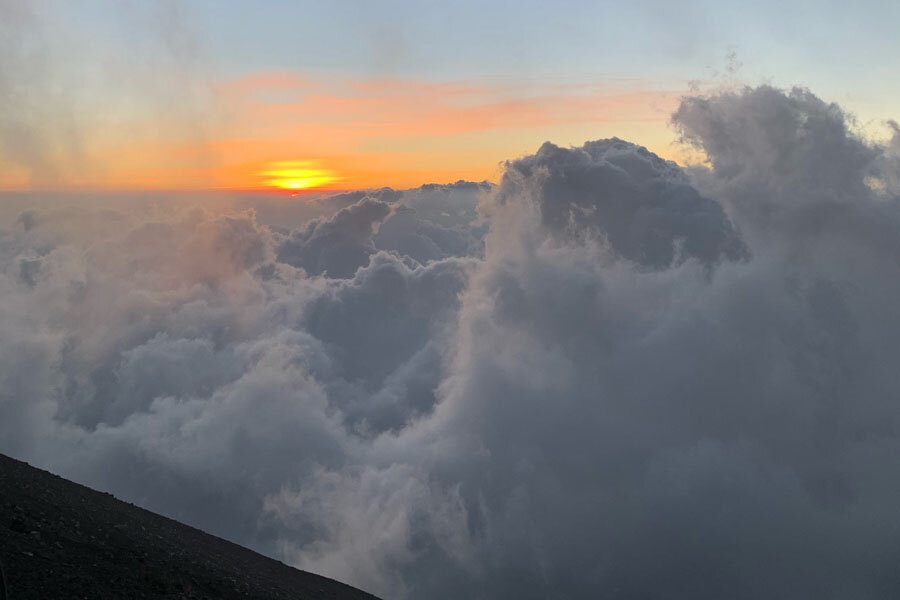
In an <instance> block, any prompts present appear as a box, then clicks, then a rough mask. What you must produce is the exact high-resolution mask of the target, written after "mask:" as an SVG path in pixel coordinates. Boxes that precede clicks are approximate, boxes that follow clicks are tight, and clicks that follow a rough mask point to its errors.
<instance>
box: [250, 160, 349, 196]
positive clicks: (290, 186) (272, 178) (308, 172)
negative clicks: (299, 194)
mask: <svg viewBox="0 0 900 600" xmlns="http://www.w3.org/2000/svg"><path fill="white" fill-rule="evenodd" d="M258 175H259V176H260V177H263V178H264V182H263V183H264V184H265V185H266V186H268V187H274V188H278V189H281V190H292V191H300V190H314V189H320V188H324V187H327V186H329V185H330V184H332V183H335V182H337V181H340V180H341V179H342V178H341V177H340V176H339V175H338V174H337V172H335V171H333V170H331V169H326V168H323V167H321V166H319V161H316V160H282V161H277V162H273V163H269V164H268V166H267V167H266V169H265V170H264V171H261V172H259V173H258Z"/></svg>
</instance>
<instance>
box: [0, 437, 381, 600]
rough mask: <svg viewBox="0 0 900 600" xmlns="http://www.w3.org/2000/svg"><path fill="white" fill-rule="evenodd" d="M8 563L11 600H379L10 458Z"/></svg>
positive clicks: (0, 545) (2, 549) (2, 515)
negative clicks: (85, 599)
mask: <svg viewBox="0 0 900 600" xmlns="http://www.w3.org/2000/svg"><path fill="white" fill-rule="evenodd" d="M0 562H2V564H3V571H4V573H5V575H6V584H7V588H8V594H9V600H25V599H26V598H34V599H38V598H40V599H41V600H47V599H51V598H66V599H70V598H91V599H94V598H135V599H137V598H216V599H219V598H221V599H229V598H261V599H269V598H282V599H287V598H296V599H311V600H312V599H320V598H321V599H325V598H327V599H330V600H376V599H375V597H374V596H372V595H370V594H366V593H365V592H361V591H359V590H356V589H354V588H352V587H350V586H347V585H344V584H342V583H338V582H336V581H333V580H331V579H326V578H325V577H320V576H318V575H313V574H312V573H305V572H303V571H298V570H296V569H292V568H291V567H288V566H287V565H285V564H283V563H280V562H278V561H275V560H272V559H270V558H266V557H264V556H261V555H259V554H257V553H255V552H252V551H250V550H247V549H246V548H242V547H241V546H238V545H236V544H232V543H230V542H226V541H225V540H222V539H219V538H217V537H213V536H211V535H208V534H206V533H203V532H202V531H199V530H197V529H194V528H192V527H188V526H187V525H183V524H181V523H178V522H177V521H172V520H171V519H167V518H165V517H161V516H159V515H156V514H154V513H151V512H148V511H146V510H143V509H140V508H138V507H136V506H132V505H131V504H126V503H125V502H121V501H119V500H116V499H115V498H113V497H112V496H111V495H109V494H103V493H100V492H95V491H94V490H91V489H89V488H86V487H84V486H81V485H78V484H75V483H72V482H71V481H67V480H65V479H62V478H61V477H57V476H56V475H52V474H50V473H47V472H46V471H41V470H40V469H36V468H34V467H31V466H29V465H27V464H25V463H23V462H19V461H17V460H14V459H12V458H9V457H7V456H3V455H2V454H0ZM0 598H2V591H0Z"/></svg>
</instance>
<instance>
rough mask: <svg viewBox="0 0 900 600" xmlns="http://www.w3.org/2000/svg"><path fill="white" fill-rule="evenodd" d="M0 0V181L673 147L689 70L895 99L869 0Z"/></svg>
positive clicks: (491, 160)
mask: <svg viewBox="0 0 900 600" xmlns="http://www.w3.org/2000/svg"><path fill="white" fill-rule="evenodd" d="M0 6H2V9H0V10H2V11H3V12H4V13H6V14H5V16H6V18H5V19H4V21H5V24H4V25H0V27H2V28H3V31H4V32H5V33H6V37H7V40H6V41H5V42H3V44H4V46H3V47H4V49H5V52H4V55H5V56H4V61H3V63H2V64H0V69H2V71H0V85H3V86H4V87H5V88H6V89H7V91H8V92H9V90H11V93H7V94H6V100H5V102H8V103H9V104H10V106H11V107H12V108H10V107H5V111H6V112H7V114H6V115H5V116H4V117H3V118H4V120H5V121H6V123H5V126H4V130H5V131H7V132H9V131H16V130H20V129H29V130H31V131H33V130H34V127H33V126H34V123H33V122H31V123H30V125H31V126H32V127H30V128H27V127H22V121H23V120H31V121H35V120H37V121H39V122H40V123H41V124H42V125H43V126H45V128H46V129H45V131H44V132H43V133H42V134H41V135H39V136H37V137H38V138H39V139H37V140H32V141H31V142H29V145H30V146H34V147H35V154H34V157H35V159H34V160H35V161H36V163H38V165H37V166H36V164H29V163H27V162H23V161H18V164H12V163H11V162H10V161H7V164H5V165H4V166H3V167H2V168H0V186H2V187H4V188H27V187H37V188H44V187H53V188H59V187H62V188H67V187H87V188H96V187H101V188H123V187H124V188H147V187H149V188H176V189H177V188H216V187H228V188H258V187H261V186H265V185H267V182H270V181H272V179H273V177H272V176H271V175H270V173H271V172H272V171H279V170H280V171H285V170H288V171H293V172H294V174H295V175H297V173H299V175H298V176H299V177H300V180H299V181H295V182H294V183H297V184H298V187H300V186H303V185H306V184H307V183H309V184H311V185H319V183H320V182H321V181H323V180H324V179H321V180H320V179H317V177H318V176H323V177H324V178H325V179H328V178H332V179H333V180H332V181H331V183H329V184H325V185H326V187H331V188H354V187H361V186H367V185H381V184H390V185H394V186H411V185H417V184H420V183H424V182H427V181H448V180H456V179H460V178H465V179H485V178H486V179H494V180H495V179H496V178H497V176H498V174H499V172H500V168H499V166H498V165H499V163H500V161H502V160H505V159H507V158H509V157H511V156H519V155H523V154H525V153H526V152H530V151H533V150H534V148H536V147H537V146H538V145H539V144H540V143H541V142H543V141H545V140H548V139H549V140H553V141H555V142H557V143H561V144H565V145H570V144H580V143H582V142H583V141H584V140H586V139H595V138H600V137H605V136H611V135H618V136H622V137H627V138H629V139H633V140H636V141H638V142H639V143H643V144H645V145H647V146H648V147H650V148H651V149H653V150H655V151H657V152H659V153H661V154H663V155H665V156H668V157H670V158H674V159H683V158H684V157H685V156H684V151H683V150H682V149H680V148H679V147H678V146H677V145H675V144H674V143H673V142H674V138H675V136H674V134H673V132H672V131H671V129H670V128H669V125H668V120H669V114H670V113H671V111H672V110H673V108H674V107H675V106H676V104H677V101H678V98H679V97H680V96H681V95H682V94H683V93H685V92H686V91H688V89H689V88H690V85H691V82H694V83H695V85H696V84H699V85H700V86H701V88H702V89H708V88H715V87H717V86H722V85H726V84H731V85H733V84H735V83H749V84H758V83H761V82H768V83H773V84H775V85H778V86H791V85H795V84H797V85H802V86H807V87H810V88H812V89H815V90H817V92H818V93H819V94H820V95H821V96H822V97H824V98H826V99H828V100H831V101H836V102H840V103H841V104H842V106H844V107H845V108H847V109H849V110H851V111H853V112H854V113H855V114H856V115H857V116H858V117H859V120H860V122H861V125H862V126H863V127H865V128H866V130H867V131H870V133H871V134H872V135H880V134H882V133H883V131H882V121H883V120H884V119H886V118H889V117H890V116H891V115H892V114H895V113H896V112H897V111H896V110H895V107H897V106H898V105H900V83H898V80H897V78H896V77H893V76H892V69H893V65H894V64H895V59H896V58H897V57H898V54H900V53H898V50H900V41H898V39H897V37H896V36H895V35H894V34H893V27H894V26H895V24H896V22H897V20H898V17H900V8H898V6H900V5H897V4H896V3H891V2H883V1H882V2H861V3H847V2H790V3H785V2H755V3H752V4H751V3H746V2H733V1H718V2H705V1H702V2H701V1H691V2H680V3H671V2H637V3H622V2H615V3H613V2H601V1H597V2H588V1H571V0H568V1H567V0H562V1H557V2H536V1H531V0H526V1H516V2H497V1H495V2H483V1H482V2H473V1H463V2H453V3H442V4H437V3H432V2H406V1H403V2H400V1H386V2H364V1H360V2H352V1H349V0H348V1H341V2H301V1H287V0H268V1H261V2H255V3H253V4H252V5H248V4H245V3H236V2H219V1H214V0H185V1H183V2H177V1H171V2H154V3H147V2H137V1H131V2H112V1H110V0H82V1H78V2H64V1H61V0H43V1H37V2H25V1H23V0H5V1H4V2H2V3H0ZM860 65H865V68H860ZM61 121H64V122H63V123H61ZM6 137H7V139H6V140H5V143H6V144H8V145H13V146H16V147H21V145H22V142H21V139H20V138H16V139H15V141H13V142H10V141H9V135H7V136H6ZM12 162H15V161H12ZM273 163H279V164H278V165H274V166H273ZM275 179H277V176H276V177H275Z"/></svg>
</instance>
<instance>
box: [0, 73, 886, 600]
mask: <svg viewBox="0 0 900 600" xmlns="http://www.w3.org/2000/svg"><path fill="white" fill-rule="evenodd" d="M673 124H674V126H675V127H676V128H677V130H678V131H679V132H680V133H681V136H682V138H683V140H684V142H685V143H688V144H693V145H695V146H696V147H697V148H698V149H699V150H701V151H702V152H704V153H705V155H706V156H707V157H708V159H709V160H708V165H707V166H696V167H692V168H689V169H685V168H682V167H679V166H677V165H676V164H674V163H672V162H669V161H666V160H663V159H661V158H660V157H658V156H656V155H654V154H653V153H651V152H649V151H648V150H646V149H644V148H642V147H639V146H636V145H634V144H631V143H629V142H627V141H623V140H619V139H608V140H599V141H594V142H588V143H586V144H585V145H584V146H583V147H580V148H561V147H558V146H555V145H553V144H550V143H547V144H544V145H543V146H541V147H540V148H539V149H538V150H537V152H536V153H535V154H533V155H530V156H525V157H522V158H519V159H516V160H511V161H509V162H508V163H506V165H505V169H504V174H503V177H502V180H501V182H500V183H499V185H496V186H492V185H489V184H475V183H466V182H459V183H456V184H450V185H429V186H424V187H422V188H418V189H414V190H407V191H394V190H390V189H382V190H373V191H369V192H354V193H347V194H340V195H335V196H330V197H325V198H320V199H318V200H314V201H304V200H296V199H291V200H288V199H280V200H279V202H281V203H285V204H288V206H286V207H285V206H280V207H279V206H275V205H273V204H272V203H271V202H269V204H264V203H260V204H259V205H254V204H253V203H252V202H231V203H225V204H227V206H226V205H225V204H223V203H219V204H217V203H216V202H212V201H209V202H205V201H200V200H196V199H195V201H192V200H191V199H190V198H184V197H178V198H168V197H164V196H157V195H152V194H150V195H146V196H143V197H139V198H122V199H118V200H110V199H100V200H96V199H95V200H94V201H91V202H88V201H84V200H79V199H73V198H70V199H68V200H66V199H64V198H63V199H61V198H52V199H45V200H41V199H38V198H35V197H33V196H29V197H19V198H8V199H6V201H5V202H4V206H3V207H2V210H0V451H2V452H4V453H7V454H10V455H13V456H15V457H18V458H21V459H25V460H28V461H30V462H32V463H34V464H37V465H40V466H44V467H47V468H50V469H52V470H53V471H55V472H57V473H60V474H62V475H64V476H66V477H69V478H72V479H74V480H76V481H79V482H83V483H86V484H88V485H91V486H94V487H97V488H99V489H102V490H108V491H111V492H113V493H114V494H116V495H117V496H119V497H121V498H124V499H126V500H129V501H133V502H136V503H138V504H140V505H141V506H144V507H146V508H149V509H151V510H155V511H159V512H162V513H164V514H166V515H169V516H172V517H175V518H177V519H180V520H183V521H185V522H187V523H189V524H192V525H195V526H198V527H201V528H204V529H206V530H208V531H211V532H213V533H215V534H218V535H222V536H225V537H227V538H229V539H231V540H234V541H237V542H240V543H242V544H246V545H249V546H251V547H253V548H255V549H258V550H260V551H262V552H265V553H267V554H269V555H272V556H275V557H278V558H281V559H283V560H285V561H286V562H289V563H290V564H293V565H296V566H298V567H300V568H304V569H309V570H312V571H315V572H319V573H323V574H326V575H329V576H332V577H335V578H337V579H340V580H343V581H346V582H348V583H351V584H354V585H357V586H359V587H362V588H363V589H366V590H369V591H371V592H373V593H377V594H380V595H382V596H383V597H385V598H388V597H389V598H428V599H432V598H433V599H439V598H446V599H459V598H473V599H474V598H485V599H488V598H522V599H525V598H596V597H610V598H669V599H693V600H696V599H704V598H707V599H718V598H725V597H728V598H746V599H752V600H756V599H762V598H797V599H801V598H809V599H813V598H815V599H829V598H830V599H850V598H852V599H855V600H863V599H867V598H871V599H876V598H877V599H881V598H887V597H895V596H898V595H900V570H898V569H897V565H898V563H900V521H898V519H897V502H898V498H900V368H898V358H900V308H898V306H900V304H898V300H900V196H898V194H900V183H898V182H900V135H897V136H895V137H894V139H893V140H892V141H890V142H888V143H885V144H878V143H875V142H872V141H869V140H867V139H864V138H863V137H861V136H860V135H859V134H858V133H856V130H855V128H854V127H853V125H852V122H851V121H850V120H849V118H848V117H847V116H846V115H845V114H844V113H843V112H842V110H841V109H840V108H839V107H838V106H836V105H834V104H829V103H826V102H823V101H822V100H820V99H819V98H817V97H816V96H814V95H813V94H812V93H810V92H808V91H805V90H802V89H794V90H779V89H775V88H772V87H768V86H762V87H757V88H745V89H739V90H731V91H722V92H718V93H715V94H712V95H706V96H695V97H686V98H685V99H684V100H683V102H682V104H681V106H680V107H679V108H678V110H677V112H675V114H674V115H673ZM290 203H293V204H290ZM292 207H293V208H292ZM292 210H293V212H291V211H292Z"/></svg>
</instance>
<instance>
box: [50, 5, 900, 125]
mask: <svg viewBox="0 0 900 600" xmlns="http://www.w3.org/2000/svg"><path fill="white" fill-rule="evenodd" d="M126 4H130V9H131V10H132V11H133V13H134V14H135V15H136V17H135V21H137V20H138V19H139V18H140V16H139V15H140V14H141V13H142V12H147V11H148V5H146V4H144V3H141V2H136V1H132V2H130V3H126ZM154 4H155V3H154ZM168 4H169V7H170V9H171V11H172V13H173V14H175V13H177V14H178V20H179V21H180V23H181V25H182V26H184V27H185V28H186V30H187V31H190V32H192V33H193V34H194V35H196V36H197V43H198V45H199V46H200V48H201V50H202V51H203V52H204V56H205V58H206V64H208V65H210V68H211V69H213V70H214V71H215V73H216V76H219V77H231V76H238V75H241V74H246V73H251V72H259V71H266V70H290V71H298V72H304V71H315V72H323V71H324V72H335V73H341V74H348V75H359V76H385V75H389V76H397V77H415V78H427V79H432V80H459V79H465V80H469V79H479V78H521V79H538V80H546V82H547V85H552V83H553V81H557V80H571V79H575V80H584V79H592V80H595V79H602V78H618V77H624V78H635V79H639V80H647V81H650V82H662V83H671V82H684V81H687V80H691V79H709V78H712V77H715V76H716V75H717V74H719V73H721V72H722V71H723V70H724V68H725V64H726V60H725V56H726V54H727V53H728V52H729V51H732V50H733V51H735V52H736V54H737V57H738V60H739V61H740V63H741V64H742V67H741V69H740V70H739V72H738V76H739V78H740V79H742V80H746V81H748V82H749V83H758V82H762V81H769V82H772V83H775V84H777V85H783V86H785V85H791V84H795V83H797V84H801V85H806V86H809V87H810V88H812V89H814V90H815V91H816V92H817V93H819V94H820V95H823V96H826V97H829V98H830V99H833V100H838V101H841V102H845V103H848V104H849V105H850V106H851V107H858V109H859V110H862V111H864V112H866V113H872V115H873V116H874V115H876V114H880V113H889V112H891V111H892V109H893V107H895V106H897V102H898V99H900V78H898V77H897V76H896V63H897V59H898V58H900V37H898V36H897V35H896V26H897V24H898V22H900V2H889V1H866V2H856V3H851V2H845V1H843V2H834V1H818V2H815V1H808V0H804V1H794V2H785V1H781V2H778V1H771V0H762V1H757V2H737V1H733V0H720V1H711V0H689V1H681V2H677V3H676V2H668V1H659V2H622V1H617V2H610V1H587V0H556V1H553V2H548V1H543V2H538V1H535V0H518V1H511V0H502V1H496V0H495V1H485V0H481V1H474V0H462V1H458V2H452V3H451V2H444V3H437V2H427V1H419V2H413V1H400V0H383V1H362V0H338V1H309V0H306V1H300V0H260V1H255V2H237V1H223V0H185V1H182V2H179V1H173V2H169V3H168ZM113 5H115V6H116V8H113ZM58 7H59V8H60V9H61V12H62V14H63V15H65V18H66V19H71V20H72V21H78V22H79V23H80V25H81V26H85V27H88V28H90V29H96V30H97V32H98V36H97V39H98V43H99V44H111V45H116V44H123V43H128V39H129V32H128V31H127V28H123V27H122V17H121V14H120V13H121V10H120V9H121V7H122V3H119V2H111V0H84V1H79V2H65V3H59V4H58ZM157 9H158V5H157V6H154V8H153V9H152V10H154V11H156V10H157Z"/></svg>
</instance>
